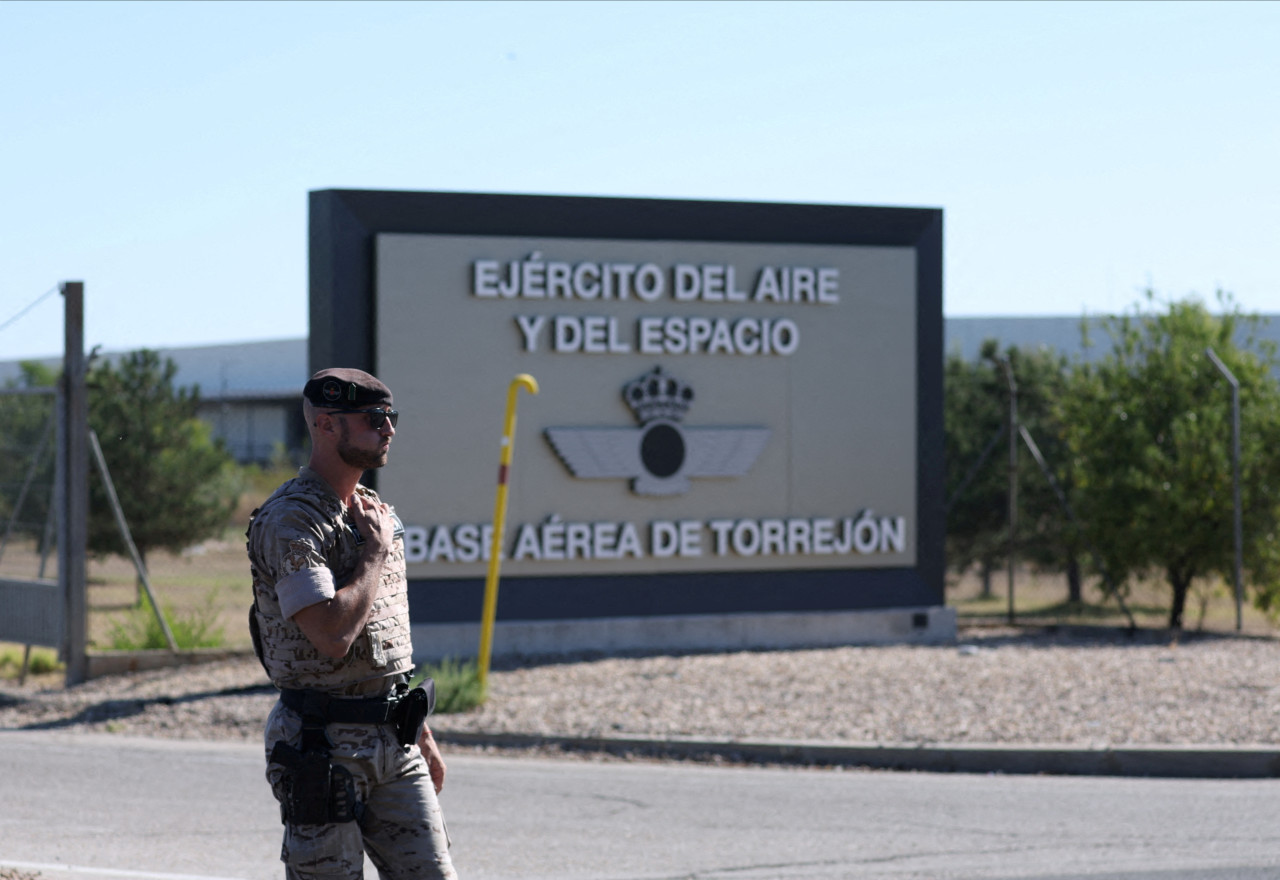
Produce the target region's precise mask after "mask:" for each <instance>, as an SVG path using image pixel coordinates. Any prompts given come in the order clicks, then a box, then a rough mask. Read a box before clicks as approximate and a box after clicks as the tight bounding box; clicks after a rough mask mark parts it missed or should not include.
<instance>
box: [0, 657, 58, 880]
mask: <svg viewBox="0 0 1280 880" xmlns="http://www.w3.org/2000/svg"><path fill="white" fill-rule="evenodd" d="M22 654H23V649H22V648H21V647H12V648H5V649H4V651H2V652H0V675H2V676H4V677H6V678H17V677H18V675H19V674H20V673H21V672H22ZM62 668H63V666H62V664H61V663H59V662H58V655H57V653H56V652H54V651H51V650H49V649H48V648H32V649H31V662H30V664H29V665H28V666H27V672H28V673H30V674H31V675H43V674H45V673H47V672H57V671H58V670H60V669H62ZM0 880H3V877H2V876H0Z"/></svg>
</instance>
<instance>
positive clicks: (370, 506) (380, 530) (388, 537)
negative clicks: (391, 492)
mask: <svg viewBox="0 0 1280 880" xmlns="http://www.w3.org/2000/svg"><path fill="white" fill-rule="evenodd" d="M347 510H348V511H349V512H350V513H351V524H352V525H354V526H355V527H356V531H358V532H359V533H360V534H361V536H363V537H364V541H365V552H366V553H377V554H380V555H383V556H385V555H386V554H387V553H388V552H390V550H391V545H392V543H393V542H394V541H395V523H394V521H393V520H392V519H391V508H390V507H388V506H387V505H386V504H383V503H382V502H381V501H378V500H376V499H374V498H370V497H369V496H367V495H361V494H360V493H358V492H357V493H356V494H355V495H352V496H351V500H350V501H349V502H348V504H347Z"/></svg>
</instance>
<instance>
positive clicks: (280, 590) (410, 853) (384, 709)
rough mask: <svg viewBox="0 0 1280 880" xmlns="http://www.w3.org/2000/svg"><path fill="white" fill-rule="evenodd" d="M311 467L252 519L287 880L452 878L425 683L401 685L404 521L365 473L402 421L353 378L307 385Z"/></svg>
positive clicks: (405, 645) (380, 391) (335, 376)
mask: <svg viewBox="0 0 1280 880" xmlns="http://www.w3.org/2000/svg"><path fill="white" fill-rule="evenodd" d="M302 396H303V402H302V411H303V414H304V416H305V417H306V420H307V427H308V430H309V431H310V433H311V459H310V463H309V466H308V467H304V468H302V469H301V470H300V471H299V472H298V476H297V477H295V478H294V479H291V480H289V481H288V482H286V483H284V484H283V485H282V486H281V487H280V488H279V489H277V490H276V491H275V492H274V493H273V494H272V495H271V497H270V498H268V499H267V501H266V502H265V503H264V504H263V505H262V507H261V508H260V509H258V510H256V511H254V514H253V516H252V517H251V519H250V524H249V531H248V533H247V537H248V539H249V540H248V551H249V563H250V569H251V571H252V574H253V593H254V605H253V610H252V611H251V613H250V615H249V617H250V620H249V623H250V630H251V631H253V635H254V647H255V648H256V649H257V651H258V655H259V657H260V658H261V660H262V663H263V666H264V667H265V668H266V670H267V674H268V675H269V676H270V678H271V681H272V683H273V684H275V686H276V687H277V688H279V689H280V701H279V702H278V703H277V704H276V706H275V708H274V709H272V711H271V714H270V716H269V717H268V719H267V727H266V749H267V780H268V781H269V782H270V783H271V789H272V792H273V793H274V794H275V796H276V799H277V800H279V801H280V807H281V815H282V819H283V821H284V824H285V831H284V846H283V849H282V852H281V856H280V857H281V860H282V861H284V863H285V865H286V876H287V877H289V878H311V877H326V878H338V877H349V878H360V877H361V875H362V871H363V867H364V853H365V852H368V854H369V858H370V859H371V860H372V861H373V863H374V864H375V865H376V866H377V868H378V873H379V875H380V876H381V877H382V878H383V880H399V878H404V880H409V878H414V880H418V878H426V877H444V878H456V876H457V875H456V874H455V873H454V869H453V863H452V860H451V859H450V857H449V840H448V834H447V832H446V830H445V825H444V818H443V815H442V814H441V812H440V805H439V801H438V800H437V798H436V795H437V794H438V793H439V792H440V789H441V788H442V787H443V785H444V776H445V764H444V760H443V759H442V758H441V756H440V749H439V747H438V746H437V745H436V742H435V739H434V738H433V737H432V735H431V730H430V728H429V727H428V726H427V723H426V716H427V715H428V714H429V712H430V708H431V703H432V702H433V701H434V687H433V686H432V685H431V683H430V681H429V680H428V681H427V682H425V685H426V687H420V688H414V689H412V690H410V689H409V687H408V680H409V676H410V674H411V673H412V668H413V667H412V656H413V647H412V645H411V644H410V641H409V604H408V593H407V583H406V580H405V559H404V540H403V537H402V535H403V531H404V530H403V526H402V525H401V524H400V520H399V518H397V517H396V515H395V512H394V511H393V510H392V508H390V507H389V506H388V505H386V504H384V503H383V502H382V501H381V499H379V497H378V495H377V493H375V492H374V491H373V490H371V489H369V488H367V487H365V486H362V485H360V482H359V481H360V477H361V475H362V474H363V473H364V472H365V471H366V470H369V469H372V468H379V467H382V466H383V465H385V464H386V463H387V454H388V451H389V450H390V447H391V439H392V437H394V436H395V433H396V429H395V426H396V420H397V418H398V415H399V414H398V413H397V412H396V411H395V410H394V409H393V408H392V398H391V391H390V389H388V388H387V386H386V385H384V384H383V383H382V382H381V381H379V380H378V379H376V378H375V377H373V376H371V375H369V374H368V373H365V372H363V371H361V370H352V369H329V370H321V371H320V372H318V373H316V374H315V375H314V376H312V377H311V379H310V380H309V381H308V382H307V383H306V386H305V387H304V388H303V390H302Z"/></svg>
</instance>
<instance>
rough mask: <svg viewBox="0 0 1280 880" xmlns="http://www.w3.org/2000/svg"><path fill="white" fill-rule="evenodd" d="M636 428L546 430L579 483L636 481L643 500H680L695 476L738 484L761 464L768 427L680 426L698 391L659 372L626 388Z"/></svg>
mask: <svg viewBox="0 0 1280 880" xmlns="http://www.w3.org/2000/svg"><path fill="white" fill-rule="evenodd" d="M622 396H623V399H624V400H625V401H626V403H627V406H629V407H630V408H631V411H632V412H633V413H634V414H635V417H636V419H637V420H638V421H639V422H640V427H638V428H547V429H546V431H545V432H544V433H545V435H546V438H547V442H548V443H550V444H551V448H552V449H554V450H555V452H556V455H558V456H559V457H560V460H561V461H562V462H564V466H565V467H566V468H568V469H569V473H571V474H573V475H574V476H575V477H578V478H580V479H588V480H590V479H610V478H612V479H617V478H620V477H623V478H629V479H630V480H631V491H632V492H635V493H636V494H637V495H679V494H680V493H682V492H687V491H689V479H690V477H740V476H742V475H743V474H745V473H746V472H747V471H749V470H751V466H752V465H753V464H755V461H756V459H757V458H759V457H760V453H761V452H762V451H763V450H764V447H765V444H767V443H768V442H769V433H770V432H769V429H768V428H751V427H738V428H690V427H685V426H683V425H681V424H680V422H681V420H683V419H684V415H685V413H686V412H688V410H689V405H690V404H691V403H692V402H693V389H692V388H691V387H689V386H688V385H686V384H685V383H684V382H682V381H680V380H679V379H676V378H675V377H673V376H670V375H667V374H665V373H663V372H662V368H661V367H654V368H653V369H652V370H650V371H649V372H648V373H645V374H644V375H643V376H641V377H640V378H638V379H635V380H634V381H631V382H628V383H627V384H626V385H624V386H623V388H622Z"/></svg>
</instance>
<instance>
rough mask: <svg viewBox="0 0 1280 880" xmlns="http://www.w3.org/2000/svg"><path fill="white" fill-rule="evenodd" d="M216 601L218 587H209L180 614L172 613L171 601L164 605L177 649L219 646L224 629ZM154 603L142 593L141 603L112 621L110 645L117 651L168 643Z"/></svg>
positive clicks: (159, 645) (140, 649) (143, 648)
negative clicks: (193, 605) (197, 605)
mask: <svg viewBox="0 0 1280 880" xmlns="http://www.w3.org/2000/svg"><path fill="white" fill-rule="evenodd" d="M216 602H217V590H210V591H209V593H208V594H207V595H206V596H205V602H204V605H203V606H202V607H200V608H196V609H195V610H194V611H192V612H191V613H190V614H188V615H185V616H182V617H179V616H178V615H177V614H175V613H174V610H173V606H172V605H169V604H166V605H165V606H164V619H165V622H166V623H168V624H169V629H170V630H171V631H172V632H173V640H174V642H176V643H177V645H178V649H179V650H183V651H189V650H191V649H193V648H220V647H222V644H223V631H222V627H220V626H217V625H216V621H217V619H218V608H217V605H216ZM153 607H154V606H152V604H151V600H150V599H148V598H147V597H146V596H145V595H144V596H143V597H142V604H141V605H139V606H138V607H137V608H134V609H132V610H131V611H129V612H127V613H126V615H125V616H124V618H123V619H119V620H115V621H112V623H111V632H110V634H109V636H110V639H111V647H112V648H113V649H115V650H117V651H146V650H151V649H155V648H167V647H169V643H168V642H167V641H166V640H165V637H164V630H162V629H161V628H160V621H159V620H157V619H156V614H155V611H154V610H153Z"/></svg>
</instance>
